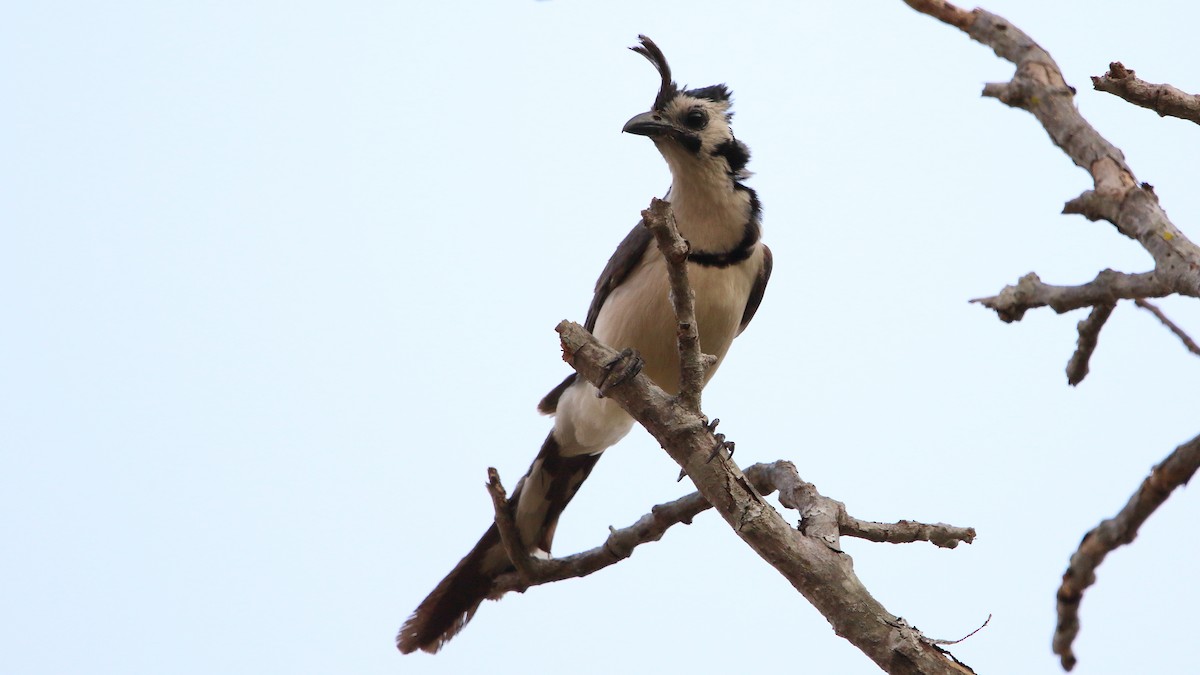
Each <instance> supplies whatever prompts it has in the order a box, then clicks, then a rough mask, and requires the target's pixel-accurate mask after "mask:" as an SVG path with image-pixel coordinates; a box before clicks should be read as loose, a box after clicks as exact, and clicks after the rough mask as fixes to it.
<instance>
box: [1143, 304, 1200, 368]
mask: <svg viewBox="0 0 1200 675" xmlns="http://www.w3.org/2000/svg"><path fill="white" fill-rule="evenodd" d="M1134 303H1135V304H1136V305H1137V306H1138V307H1141V308H1142V309H1144V310H1146V311H1148V312H1150V313H1151V314H1153V315H1154V316H1157V317H1158V320H1159V321H1161V322H1162V323H1163V325H1164V326H1166V327H1167V330H1169V331H1171V332H1172V333H1174V334H1175V336H1176V337H1178V338H1179V339H1180V340H1182V341H1183V346H1184V347H1187V350H1188V351H1189V352H1191V353H1193V354H1195V355H1196V356H1200V345H1197V344H1196V342H1195V341H1194V340H1192V338H1191V337H1189V336H1188V334H1187V333H1185V332H1183V329H1182V328H1180V327H1179V326H1177V325H1175V322H1174V321H1171V320H1170V319H1168V318H1167V315H1166V314H1163V312H1162V310H1161V309H1159V308H1158V306H1157V305H1154V304H1152V303H1149V302H1146V301H1145V300H1142V299H1141V298H1138V299H1137V300H1135V301H1134Z"/></svg>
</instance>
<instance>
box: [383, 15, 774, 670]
mask: <svg viewBox="0 0 1200 675" xmlns="http://www.w3.org/2000/svg"><path fill="white" fill-rule="evenodd" d="M638 40H639V41H638V44H637V45H635V46H633V47H630V49H632V50H633V51H634V52H637V53H638V54H641V55H642V56H644V57H645V58H646V59H647V60H649V61H650V63H652V64H653V65H654V67H655V68H656V69H657V71H658V74H659V77H660V84H659V89H658V93H657V95H656V96H655V98H654V104H653V106H652V107H651V109H650V110H648V111H646V112H643V113H640V114H638V115H635V116H634V117H633V118H632V119H630V120H629V121H628V122H626V123H625V125H624V127H623V128H622V132H624V133H628V134H634V135H638V136H645V137H647V138H649V139H650V140H651V141H653V143H654V145H655V147H656V148H657V149H658V151H659V153H660V154H661V155H662V157H663V159H665V160H666V163H667V166H668V168H669V169H670V172H671V187H670V189H669V190H668V191H667V194H666V195H665V197H666V200H667V201H669V202H670V204H671V206H672V208H673V210H674V214H675V221H676V226H677V228H678V230H679V233H680V235H681V236H682V237H683V238H684V239H685V240H686V241H687V243H688V250H689V253H688V276H689V280H690V281H691V285H692V289H693V291H694V293H695V297H696V300H695V313H696V325H697V328H698V330H699V334H700V347H701V350H702V351H703V353H705V354H709V355H712V356H715V357H716V362H715V363H714V364H713V365H711V366H710V367H709V368H708V369H707V370H706V372H705V382H707V381H708V379H709V378H711V377H712V375H713V374H714V373H715V372H716V370H717V367H718V366H719V365H720V364H721V362H722V361H723V360H724V357H725V354H726V352H727V351H728V350H729V346H730V344H731V343H732V342H733V339H734V337H736V336H737V335H739V334H741V332H742V331H744V330H745V329H746V326H747V325H749V323H750V320H751V319H753V318H754V315H755V312H756V311H757V310H758V308H759V304H760V303H761V302H762V299H763V294H764V292H765V291H766V287H767V281H768V280H769V279H770V276H771V269H772V265H773V258H772V255H771V250H770V249H769V248H767V246H766V245H765V244H764V243H763V242H762V226H761V222H760V217H761V213H762V207H761V205H760V203H759V199H758V194H757V193H756V192H755V191H754V190H753V189H752V188H750V187H749V186H747V185H745V183H744V181H745V180H746V179H747V178H749V176H750V172H749V171H748V170H747V169H746V165H747V163H748V162H749V160H750V150H749V148H748V147H747V146H746V144H745V143H743V142H741V141H739V140H738V139H737V138H735V137H734V135H733V129H732V128H731V126H730V120H731V118H732V111H731V105H732V94H731V92H730V90H729V88H728V87H726V86H725V85H724V84H717V85H713V86H708V87H701V88H697V89H687V88H686V87H681V86H680V85H678V84H677V83H676V82H675V81H674V80H673V79H672V75H671V68H670V66H669V65H668V64H667V59H666V57H665V56H664V55H663V52H662V50H661V49H660V48H659V47H658V45H656V44H655V43H654V41H652V40H651V39H650V38H648V37H646V36H644V35H639V36H638ZM669 293H670V285H669V281H668V277H667V268H666V261H665V259H664V258H663V255H662V253H661V252H660V251H659V250H658V247H657V246H656V245H654V241H653V235H652V234H651V233H650V231H649V229H648V228H646V227H644V226H643V225H642V223H640V222H639V223H638V224H637V225H636V226H634V228H633V230H631V231H630V232H629V234H628V235H626V237H625V238H624V240H622V241H621V243H620V244H619V245H618V246H617V249H616V251H615V252H614V253H613V254H612V257H611V258H610V259H609V260H608V263H607V264H606V265H605V266H604V269H603V271H602V272H601V274H600V278H599V279H598V280H597V282H596V287H595V293H594V295H593V297H592V302H591V305H590V306H589V307H588V313H587V320H586V322H585V324H584V327H585V328H587V329H588V330H589V331H591V332H592V334H593V335H594V336H595V337H596V338H597V339H598V340H600V341H601V342H603V343H604V344H607V345H608V346H610V347H612V348H614V349H617V350H633V351H634V352H636V353H637V354H638V355H639V356H640V357H641V363H642V366H643V368H642V372H643V373H644V374H646V375H647V376H648V377H649V378H650V379H651V380H653V381H654V383H655V384H657V385H658V386H659V387H661V388H662V389H664V390H665V391H667V392H668V393H671V394H676V393H678V390H679V371H680V363H679V350H678V346H677V338H676V331H677V324H676V319H675V314H674V311H673V309H672V305H671V301H670V299H669ZM598 393H599V392H598V391H597V389H596V388H595V387H593V386H592V385H591V384H590V383H588V382H587V381H586V380H584V378H582V377H579V376H577V375H575V374H572V375H570V376H568V377H567V378H566V379H565V380H563V381H562V383H560V384H559V385H558V386H556V387H554V389H552V390H551V391H550V393H548V394H547V395H546V396H545V398H543V399H542V400H541V402H540V403H539V404H538V410H539V411H540V412H541V413H543V414H547V415H554V427H553V429H551V431H550V433H549V435H547V436H546V440H545V442H544V443H543V444H542V447H541V450H540V451H539V452H538V455H537V457H536V458H535V459H534V460H533V464H532V465H531V466H530V468H529V471H528V473H526V474H525V476H524V477H523V478H522V479H521V480H520V482H519V483H518V484H517V487H516V488H515V489H514V491H513V494H512V496H511V497H510V498H509V502H508V508H509V509H510V510H511V512H512V514H513V517H514V520H515V522H516V526H517V531H518V532H519V534H520V538H521V542H522V544H523V545H524V546H525V547H526V548H527V549H528V550H529V552H530V554H531V555H534V556H538V557H543V558H548V557H549V554H550V544H551V542H552V540H553V538H554V532H555V529H556V527H557V525H558V520H559V516H560V515H561V514H562V512H563V509H565V508H566V506H567V504H568V503H569V502H570V501H571V499H572V498H573V497H574V496H575V494H576V492H578V490H579V487H580V485H581V484H582V483H583V481H584V480H585V479H587V477H588V474H589V473H591V471H592V468H593V467H594V466H595V465H596V462H597V461H598V460H599V459H600V454H601V453H602V452H604V451H605V450H606V449H607V448H609V447H610V446H612V445H614V444H616V443H617V442H618V441H620V440H621V439H622V438H623V437H624V436H625V435H626V434H627V433H629V431H630V429H631V428H632V426H633V419H632V418H631V417H630V416H629V415H628V414H627V413H626V412H625V411H624V410H622V409H621V407H620V406H619V405H617V404H616V403H615V402H614V401H613V400H612V399H610V398H606V397H601V396H598ZM514 569H515V568H514V566H513V564H512V561H511V560H510V559H509V557H508V555H507V553H506V552H505V549H504V546H503V544H502V542H501V539H500V534H499V531H498V529H497V527H496V525H495V523H494V522H493V524H492V525H491V527H490V528H489V529H488V530H487V532H486V533H485V534H484V535H483V537H482V538H481V539H480V540H479V543H477V544H476V545H475V547H474V548H473V549H472V550H471V552H470V553H468V554H467V555H466V557H464V558H463V559H462V560H461V561H460V562H459V563H458V565H457V566H456V567H455V568H454V569H453V570H452V571H451V572H450V573H449V574H448V575H447V576H446V578H445V579H443V580H442V581H441V583H439V584H438V585H437V586H436V587H435V588H434V589H433V591H432V592H431V593H430V594H429V595H428V597H426V598H425V600H424V601H422V602H421V604H420V605H419V606H418V607H417V609H416V610H415V611H414V612H413V614H412V615H411V616H410V617H409V618H408V620H407V621H406V622H405V623H404V625H403V627H402V628H401V629H400V632H399V634H398V635H397V637H396V644H397V647H398V648H399V650H400V651H401V652H402V653H405V654H407V653H411V652H415V651H417V650H418V649H419V650H422V651H425V652H429V653H434V652H437V651H438V650H439V649H441V648H442V646H443V645H445V643H446V642H447V641H448V640H450V639H451V638H452V637H454V636H455V635H457V634H458V632H459V631H461V630H462V629H463V627H464V626H465V625H466V624H467V622H468V621H470V619H471V617H472V616H474V614H475V612H476V610H477V609H478V608H479V606H480V604H481V603H482V602H483V600H484V599H486V598H488V597H489V595H490V592H491V587H492V582H493V580H494V579H496V577H498V576H500V575H502V574H504V573H507V572H511V571H513V570H514Z"/></svg>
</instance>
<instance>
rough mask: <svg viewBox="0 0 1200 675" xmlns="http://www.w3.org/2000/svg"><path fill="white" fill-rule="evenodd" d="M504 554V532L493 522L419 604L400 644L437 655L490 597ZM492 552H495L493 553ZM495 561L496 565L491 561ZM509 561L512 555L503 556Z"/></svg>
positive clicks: (406, 650) (405, 648) (404, 648)
mask: <svg viewBox="0 0 1200 675" xmlns="http://www.w3.org/2000/svg"><path fill="white" fill-rule="evenodd" d="M497 551H499V553H500V555H502V556H503V553H504V552H503V548H502V547H501V545H500V532H499V531H498V530H497V529H496V526H495V525H494V524H493V525H492V526H491V527H490V528H488V531H487V532H485V533H484V535H483V537H482V538H481V539H480V540H479V543H478V544H475V548H473V549H471V552H470V553H468V554H467V555H466V557H464V558H463V559H462V560H461V561H459V563H458V565H456V566H455V568H454V570H453V571H451V572H450V574H447V575H446V578H445V579H442V582H441V583H439V584H438V585H437V588H434V589H433V592H431V593H430V594H429V597H427V598H425V600H424V601H423V602H422V603H421V604H420V606H419V607H417V609H416V611H414V612H413V613H412V616H410V617H408V621H405V622H404V626H402V627H401V628H400V633H399V635H397V636H396V646H397V647H398V648H399V649H400V651H401V652H402V653H404V654H409V653H411V652H415V651H416V650H418V649H421V650H424V651H426V652H429V653H430V654H433V653H434V652H436V651H437V650H439V649H441V648H442V645H444V644H446V642H448V641H449V640H450V638H452V637H454V636H455V635H458V632H459V631H461V630H462V629H463V627H464V626H466V625H467V622H468V621H470V620H471V617H472V616H474V615H475V610H477V609H479V604H480V603H482V602H483V601H484V599H485V598H487V596H488V591H489V590H490V589H491V587H492V580H493V579H495V578H496V576H497V575H498V574H499V573H501V572H503V571H504V567H505V566H506V565H502V566H501V568H500V569H489V568H492V567H495V566H496V565H495V563H494V562H493V560H489V559H494V558H495V557H496V552H497ZM489 554H491V555H489ZM488 563H492V564H488ZM503 563H508V558H507V557H504V558H503Z"/></svg>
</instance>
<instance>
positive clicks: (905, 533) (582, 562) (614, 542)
mask: <svg viewBox="0 0 1200 675" xmlns="http://www.w3.org/2000/svg"><path fill="white" fill-rule="evenodd" d="M745 476H746V479H747V480H748V481H749V482H750V483H751V484H752V485H753V486H754V489H755V490H757V491H758V492H759V493H760V494H763V495H769V494H772V493H774V492H779V501H780V503H781V504H783V505H784V506H785V507H787V508H790V509H796V510H797V511H799V512H800V516H801V518H802V519H803V520H804V521H805V523H806V527H805V534H807V535H809V536H813V535H814V532H813V530H814V529H820V528H821V527H822V526H823V523H824V524H827V525H826V526H829V527H832V530H833V536H834V539H833V540H832V541H830V540H829V539H828V538H826V541H827V543H830V544H832V545H833V546H834V547H836V544H837V540H836V535H837V534H841V535H843V536H848V537H858V538H860V539H867V540H870V541H876V542H883V543H891V544H905V543H912V542H917V541H928V542H930V543H931V544H933V545H935V546H939V547H942V548H954V547H955V546H957V545H958V544H959V543H962V542H965V543H968V544H970V543H972V542H973V541H974V540H975V528H972V527H957V526H954V525H946V524H944V523H932V524H929V523H918V522H914V521H908V520H901V521H900V522H898V523H872V522H869V521H863V520H859V519H857V518H855V517H853V516H851V515H849V514H848V513H847V512H846V506H845V505H844V504H843V503H842V502H839V501H837V500H835V499H832V498H829V497H826V496H824V495H822V494H821V493H820V492H818V491H817V488H816V486H815V485H813V484H812V483H809V482H806V481H805V480H803V479H802V478H800V474H799V473H798V472H797V470H796V466H795V465H794V464H792V463H791V462H786V461H777V462H771V463H767V464H755V465H753V466H750V467H747V468H746V471H745ZM490 477H491V472H489V484H488V491H489V492H491V493H492V494H493V503H495V498H496V497H495V492H494V491H493V489H492V487H491V482H490ZM497 483H498V477H497ZM499 489H500V491H501V494H503V489H504V488H503V487H502V486H501V487H500V488H499ZM711 508H712V505H711V504H709V503H708V501H707V500H705V499H704V496H703V495H701V494H700V493H699V492H693V493H691V494H689V495H685V496H683V497H680V498H679V499H676V500H674V501H671V502H667V503H665V504H658V505H657V506H654V507H652V508H651V509H650V513H647V514H646V515H644V516H642V517H641V518H639V519H638V520H637V522H635V523H633V524H632V525H629V526H628V527H623V528H620V529H610V530H609V535H608V538H607V539H605V541H604V542H603V543H602V544H600V545H599V546H596V547H595V548H591V549H588V550H587V551H581V552H579V553H576V554H573V555H569V556H565V557H562V558H553V559H551V560H536V559H532V558H530V557H529V556H528V555H525V556H524V559H525V561H526V563H536V565H534V566H530V567H527V568H526V572H524V573H522V572H520V571H517V572H512V573H509V574H505V575H502V576H500V577H499V578H497V579H496V581H495V583H494V584H493V585H492V590H491V593H490V595H491V596H492V597H500V596H501V595H503V594H505V593H508V592H510V591H518V592H521V591H524V590H526V589H527V588H530V587H532V586H539V585H541V584H548V583H551V582H555V581H562V580H564V579H574V578H577V577H585V576H587V575H589V574H592V573H594V572H598V571H600V570H602V569H604V568H605V567H608V566H610V565H614V564H616V563H618V562H620V561H622V560H624V559H626V558H628V557H630V556H632V555H633V551H634V549H636V548H637V547H638V546H641V545H642V544H647V543H650V542H653V541H659V540H660V539H662V537H663V535H664V534H666V532H667V530H669V529H670V528H672V527H674V526H675V525H679V524H683V525H690V524H691V523H692V520H693V519H695V517H696V516H697V515H699V514H701V513H703V512H705V511H707V510H708V509H711ZM508 522H512V521H511V517H510V518H509V519H508ZM506 527H507V526H506ZM500 532H501V540H502V541H503V540H505V536H504V532H505V530H504V529H501V531H500ZM509 540H511V531H510V537H509ZM510 555H511V552H510ZM938 644H941V643H938Z"/></svg>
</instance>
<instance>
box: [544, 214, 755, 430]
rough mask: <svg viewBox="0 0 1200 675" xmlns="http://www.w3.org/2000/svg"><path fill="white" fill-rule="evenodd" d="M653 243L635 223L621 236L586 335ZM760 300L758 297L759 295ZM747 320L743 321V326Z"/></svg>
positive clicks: (552, 406)
mask: <svg viewBox="0 0 1200 675" xmlns="http://www.w3.org/2000/svg"><path fill="white" fill-rule="evenodd" d="M653 240H654V235H653V234H651V233H650V230H648V229H647V228H646V226H645V225H643V224H642V221H640V220H639V221H638V224H637V225H634V226H633V229H632V230H630V231H629V234H627V235H625V238H624V239H622V240H621V243H620V244H618V245H617V250H616V251H614V252H613V254H612V257H611V258H609V259H608V264H606V265H605V266H604V271H602V272H600V278H599V279H597V280H596V293H595V294H594V295H593V296H592V304H591V306H589V307H588V313H587V320H586V321H585V322H584V324H583V327H584V328H587V329H588V331H589V332H590V331H593V330H595V329H596V318H597V317H599V316H600V308H602V307H604V301H605V300H607V299H608V296H609V295H610V294H611V293H612V291H613V289H614V288H616V287H617V286H620V285H621V284H622V283H623V282H624V281H625V279H626V278H627V277H628V276H629V273H630V272H632V271H633V268H635V267H637V264H638V262H639V261H640V260H641V259H642V256H643V255H645V253H646V247H647V246H649V245H650V242H651V241H653ZM760 297H761V294H760ZM745 321H748V319H743V322H745ZM574 381H575V374H574V373H572V374H570V375H568V376H567V379H565V380H563V381H562V382H560V383H559V385H558V386H557V387H555V388H554V389H551V390H550V393H549V394H546V396H545V397H544V398H543V399H542V400H541V402H540V403H538V412H541V413H542V414H543V415H550V414H552V413H553V412H554V411H555V410H557V409H558V398H559V397H560V396H562V393H563V392H564V391H566V390H567V387H569V386H571V383H573V382H574Z"/></svg>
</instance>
